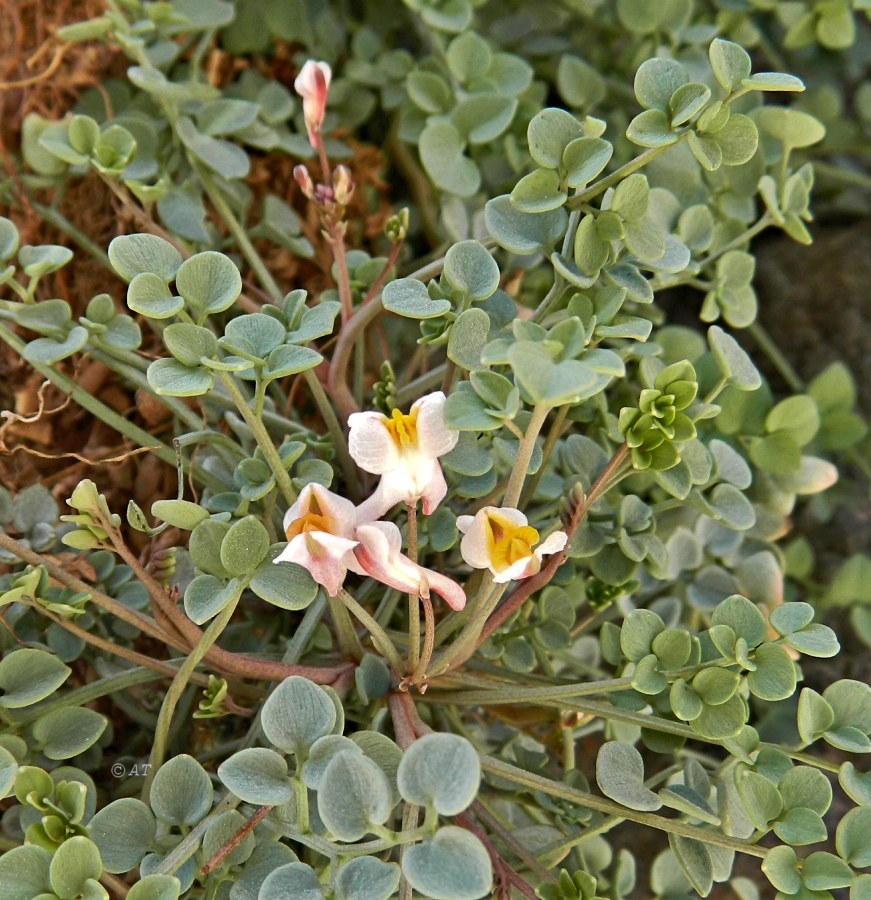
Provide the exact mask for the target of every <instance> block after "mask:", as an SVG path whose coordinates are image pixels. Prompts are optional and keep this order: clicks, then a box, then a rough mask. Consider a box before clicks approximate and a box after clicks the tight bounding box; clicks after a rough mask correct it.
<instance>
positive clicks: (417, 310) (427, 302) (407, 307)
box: [381, 253, 490, 319]
mask: <svg viewBox="0 0 871 900" xmlns="http://www.w3.org/2000/svg"><path fill="white" fill-rule="evenodd" d="M487 255H488V256H489V255H490V254H489V253H488V254H487ZM381 302H382V303H383V304H384V308H385V309H386V310H387V311H388V312H392V313H396V315H398V316H405V317H407V318H409V319H433V318H436V317H437V316H442V315H444V314H445V313H446V312H447V311H448V310H449V309H450V308H451V302H450V300H445V299H443V298H439V299H435V300H434V299H433V298H432V297H430V295H429V291H427V289H426V285H425V284H424V283H423V282H422V281H418V280H417V279H416V278H397V279H396V281H391V282H390V284H388V285H386V286H385V288H384V290H383V291H382V293H381Z"/></svg>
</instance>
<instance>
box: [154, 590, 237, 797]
mask: <svg viewBox="0 0 871 900" xmlns="http://www.w3.org/2000/svg"><path fill="white" fill-rule="evenodd" d="M244 589H245V585H244V584H241V585H240V586H239V587H238V588H237V589H236V591H235V593H234V595H233V597H232V598H231V600H230V601H229V602H228V603H227V605H226V606H225V607H224V608H223V609H222V610H221V612H220V613H218V615H217V616H216V617H215V618H214V619H213V620H212V622H211V624H210V625H209V627H208V628H207V629H206V630H205V631H204V632H203V635H202V637H201V638H200V639H199V641H198V642H197V645H196V646H195V647H194V648H193V650H191V652H190V656H188V658H187V659H186V660H185V661H184V663H183V665H182V666H181V668H180V669H179V670H178V673H177V674H176V676H175V678H173V680H172V684H170V686H169V689H168V690H167V692H166V696H165V697H164V698H163V703H162V704H161V706H160V715H158V717H157V727H156V729H155V731H154V743H153V744H152V745H151V754H150V755H149V757H148V762H149V769H148V775H147V776H146V778H145V783H144V784H143V786H142V799H143V801H144V802H146V803H147V802H148V797H149V795H150V793H151V783H152V781H154V776H155V775H156V774H157V770H158V769H159V768H160V767H161V765H163V761H164V759H165V757H166V749H167V744H168V740H169V728H170V725H171V724H172V717H173V713H174V712H175V708H176V706H178V702H179V700H181V696H182V694H183V693H184V691H185V688H186V687H187V686H188V681H189V680H190V676H191V675H192V674H193V672H194V669H196V667H197V666H198V665H199V664H200V662H201V661H202V659H203V657H204V656H205V655H206V653H208V652H209V649H210V648H211V646H212V645H213V644H214V643H215V641H216V640H217V639H218V638H219V637H220V635H221V633H222V632H223V631H224V629H225V628H226V627H227V624H228V623H229V621H230V619H231V618H232V616H233V613H234V612H235V610H236V606H237V604H238V603H239V598H240V597H241V596H242V591H243V590H244Z"/></svg>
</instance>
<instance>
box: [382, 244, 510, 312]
mask: <svg viewBox="0 0 871 900" xmlns="http://www.w3.org/2000/svg"><path fill="white" fill-rule="evenodd" d="M444 278H445V281H447V282H448V284H449V285H450V286H451V287H452V288H453V289H454V290H455V291H458V292H459V293H461V294H463V295H464V296H465V297H467V298H468V299H469V300H470V301H471V302H472V303H479V302H480V301H482V300H486V299H487V298H488V297H489V296H490V295H491V294H492V293H493V292H494V291H495V290H496V288H498V287H499V266H498V265H497V264H496V260H495V259H493V256H492V255H491V254H490V253H488V252H487V250H485V249H484V247H483V246H482V245H481V244H479V243H478V241H461V242H460V243H459V244H454V245H453V247H451V248H450V250H448V252H447V254H445V265H444ZM395 283H396V282H394V284H395Z"/></svg>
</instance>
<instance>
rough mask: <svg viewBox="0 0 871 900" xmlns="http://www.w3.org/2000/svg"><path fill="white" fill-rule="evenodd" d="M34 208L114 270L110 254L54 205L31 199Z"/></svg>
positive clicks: (86, 250) (41, 216) (44, 218)
mask: <svg viewBox="0 0 871 900" xmlns="http://www.w3.org/2000/svg"><path fill="white" fill-rule="evenodd" d="M30 204H31V206H32V207H33V209H34V210H35V211H36V212H38V213H39V217H40V218H41V219H43V220H45V221H46V222H50V223H51V224H52V225H54V227H55V228H57V229H59V230H60V231H62V232H63V233H64V234H65V235H67V236H68V237H70V238H72V239H73V240H74V241H75V242H76V243H77V244H78V245H79V247H81V248H82V250H84V251H85V252H86V253H88V254H90V255H91V256H92V257H93V258H94V259H96V260H97V262H100V263H102V264H103V265H104V266H105V267H106V268H107V269H108V270H109V271H112V263H110V262H109V254H108V253H106V251H105V250H104V249H103V248H102V247H100V246H99V245H98V244H96V243H94V241H92V240H91V239H90V238H89V237H88V235H86V234H85V233H84V232H83V231H81V230H80V229H78V228H77V227H76V226H75V225H73V223H72V222H70V220H69V219H67V218H66V217H65V216H62V215H61V214H60V212H58V210H56V209H55V208H54V207H53V206H47V205H46V204H44V203H36V202H34V201H33V200H31V201H30Z"/></svg>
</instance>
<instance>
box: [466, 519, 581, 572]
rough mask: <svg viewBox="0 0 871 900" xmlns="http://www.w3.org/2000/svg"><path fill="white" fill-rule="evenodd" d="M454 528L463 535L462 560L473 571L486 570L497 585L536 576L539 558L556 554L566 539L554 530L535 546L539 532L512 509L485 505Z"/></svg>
mask: <svg viewBox="0 0 871 900" xmlns="http://www.w3.org/2000/svg"><path fill="white" fill-rule="evenodd" d="M457 528H459V529H460V531H462V532H463V539H462V541H461V542H460V554H461V555H462V557H463V559H464V560H465V561H466V562H467V563H468V564H469V565H470V566H472V568H473V569H489V570H490V571H491V572H492V573H493V581H495V582H496V583H497V584H502V583H504V582H506V581H516V580H518V579H521V578H529V576H530V575H535V574H536V573H537V572H538V571H540V570H541V563H542V557H544V556H548V555H550V554H552V553H559V552H560V551H561V550H562V549H563V548H564V547H565V545H566V541H567V540H568V536H567V535H566V533H565V532H564V531H555V532H554V533H553V534H551V535H549V536H548V537H547V538H546V539H545V540H544V541H542V542H541V543H540V544H538V540H539V535H538V532H537V531H536V530H535V529H534V528H533V527H532V526H531V525H530V524H529V521H528V520H527V518H526V516H525V515H523V513H522V512H520V510H519V509H513V508H511V507H502V508H497V507H495V506H485V507H484V508H483V509H479V510H478V512H477V513H476V514H475V515H474V516H460V517H459V518H458V519H457ZM536 544H538V546H537V547H536V546H535V545H536Z"/></svg>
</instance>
